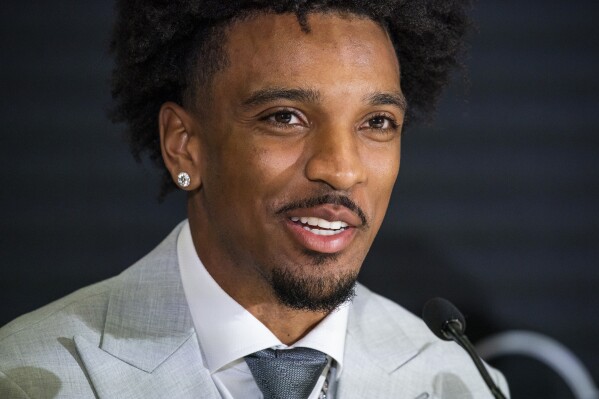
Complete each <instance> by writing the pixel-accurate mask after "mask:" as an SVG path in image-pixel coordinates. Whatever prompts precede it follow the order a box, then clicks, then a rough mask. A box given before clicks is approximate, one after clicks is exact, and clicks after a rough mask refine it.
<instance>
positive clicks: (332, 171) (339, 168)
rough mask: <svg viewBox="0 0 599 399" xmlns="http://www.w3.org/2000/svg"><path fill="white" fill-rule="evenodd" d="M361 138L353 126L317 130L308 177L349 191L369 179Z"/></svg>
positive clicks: (309, 162) (308, 164)
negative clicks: (361, 152)
mask: <svg viewBox="0 0 599 399" xmlns="http://www.w3.org/2000/svg"><path fill="white" fill-rule="evenodd" d="M359 140H360V138H359V137H358V135H357V134H356V133H355V132H353V131H352V130H351V129H326V130H324V131H319V132H315V134H314V136H313V140H311V143H310V146H311V155H310V158H309V159H308V162H307V164H306V177H307V178H308V179H309V180H311V181H318V182H323V183H325V184H327V185H329V186H330V187H331V188H333V189H335V190H340V191H349V190H350V189H351V188H352V187H354V186H355V185H357V184H360V183H364V182H366V177H367V175H366V169H365V166H364V163H363V162H362V159H361V157H360V151H359V149H360V142H359Z"/></svg>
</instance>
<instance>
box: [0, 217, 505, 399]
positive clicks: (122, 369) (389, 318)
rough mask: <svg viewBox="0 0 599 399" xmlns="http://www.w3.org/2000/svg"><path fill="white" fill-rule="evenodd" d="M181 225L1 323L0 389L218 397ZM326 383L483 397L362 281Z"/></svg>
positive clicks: (402, 313)
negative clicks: (86, 282)
mask: <svg viewBox="0 0 599 399" xmlns="http://www.w3.org/2000/svg"><path fill="white" fill-rule="evenodd" d="M179 230H180V228H179V227H178V228H176V229H175V230H174V231H173V232H172V233H171V234H170V235H169V236H168V237H167V238H166V239H165V240H164V241H163V242H162V243H161V244H160V245H159V246H158V247H157V248H156V249H154V250H153V251H152V252H151V253H150V254H148V255H147V256H146V257H144V258H143V259H142V260H140V261H139V262H137V263H136V264H135V265H133V266H132V267H130V268H129V269H127V270H125V271H124V272H123V273H122V274H121V275H119V276H117V277H114V278H111V279H109V280H106V281H103V282H100V283H98V284H95V285H92V286H89V287H86V288H83V289H81V290H79V291H77V292H75V293H73V294H71V295H69V296H67V297H65V298H62V299H60V300H58V301H56V302H53V303H51V304H49V305H47V306H45V307H43V308H41V309H39V310H37V311H35V312H32V313H30V314H27V315H25V316H22V317H20V318H18V319H16V320H14V321H13V322H11V323H9V324H7V325H6V326H4V327H3V328H2V329H0V398H2V399H5V398H94V397H95V398H103V399H133V398H140V399H141V398H143V399H151V398H169V399H175V398H209V399H217V398H219V397H220V396H219V393H218V391H217V389H216V387H215V385H214V384H213V382H212V379H211V377H210V374H209V372H208V371H207V370H206V369H205V368H204V366H203V360H202V352H201V349H200V347H199V345H198V341H197V337H196V334H195V331H194V326H193V323H192V319H191V315H190V312H189V308H188V306H187V302H186V300H185V295H184V293H183V288H182V285H181V279H180V274H179V268H178V264H177V252H176V241H177V236H178V232H179ZM491 374H492V376H493V377H494V378H495V380H496V381H497V382H499V384H500V386H501V387H502V390H503V391H504V392H505V391H507V386H506V384H505V380H504V379H503V377H502V376H501V374H500V373H498V372H497V371H495V370H491ZM334 389H335V391H336V397H337V398H340V399H352V398H353V399H364V398H369V399H371V398H408V399H413V398H419V399H424V398H476V399H478V398H488V397H491V396H490V394H489V392H488V390H487V388H486V386H485V385H484V383H483V381H482V379H481V377H480V376H479V375H478V373H477V372H476V370H475V368H474V366H473V365H472V364H471V361H470V359H469V358H467V356H466V355H465V354H464V353H463V351H462V350H461V348H459V347H458V346H457V345H456V344H453V343H447V342H442V341H440V340H438V339H437V338H436V337H435V336H434V335H432V334H431V333H430V332H429V331H428V329H427V328H426V326H425V325H424V324H423V322H422V321H421V320H420V319H418V318H417V317H415V316H413V315H412V314H410V313H409V312H407V311H406V310H404V309H403V308H401V307H399V306H398V305H396V304H394V303H392V302H391V301H389V300H387V299H385V298H382V297H380V296H378V295H376V294H373V293H372V292H370V291H369V290H368V289H366V288H364V287H363V286H359V287H358V290H357V296H356V298H355V300H354V303H353V304H352V305H351V310H350V318H349V323H348V330H347V339H346V348H345V360H344V369H343V372H342V375H341V379H340V381H339V383H338V384H337V385H336V386H335V387H334ZM427 395H428V396H427Z"/></svg>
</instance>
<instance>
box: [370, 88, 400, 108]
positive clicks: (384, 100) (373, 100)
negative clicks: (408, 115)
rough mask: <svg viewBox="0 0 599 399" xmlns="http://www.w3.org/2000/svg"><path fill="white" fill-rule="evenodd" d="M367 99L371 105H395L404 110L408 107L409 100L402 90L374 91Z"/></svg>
mask: <svg viewBox="0 0 599 399" xmlns="http://www.w3.org/2000/svg"><path fill="white" fill-rule="evenodd" d="M365 100H366V101H367V102H368V103H369V104H370V105H395V106H396V107H398V108H399V109H401V110H402V111H405V110H406V109H407V108H408V101H407V100H406V98H405V97H404V95H403V94H402V93H401V92H388V93H374V94H371V95H369V96H367V97H366V98H365Z"/></svg>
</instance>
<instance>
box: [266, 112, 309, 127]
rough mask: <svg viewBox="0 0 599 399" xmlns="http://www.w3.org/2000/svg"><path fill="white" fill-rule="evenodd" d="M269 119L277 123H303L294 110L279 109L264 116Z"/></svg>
mask: <svg viewBox="0 0 599 399" xmlns="http://www.w3.org/2000/svg"><path fill="white" fill-rule="evenodd" d="M264 119H265V120H267V121H270V122H274V123H275V124H277V125H301V124H303V122H302V120H301V119H300V118H299V117H298V116H297V115H296V114H295V113H293V112H292V111H287V110H283V111H277V112H275V113H273V114H270V115H268V116H266V117H265V118H264Z"/></svg>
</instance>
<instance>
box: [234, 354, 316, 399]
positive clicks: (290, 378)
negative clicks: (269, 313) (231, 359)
mask: <svg viewBox="0 0 599 399" xmlns="http://www.w3.org/2000/svg"><path fill="white" fill-rule="evenodd" d="M327 361H328V359H327V355H325V354H324V353H322V352H319V351H317V350H315V349H310V348H294V349H282V350H279V349H264V350H261V351H258V352H256V353H252V354H251V355H248V356H246V357H245V362H246V363H247V365H248V367H249V368H250V371H251V372H252V375H253V376H254V380H256V384H257V385H258V388H260V391H262V394H263V395H264V399H307V398H308V395H310V392H312V390H313V389H314V386H315V385H316V382H317V381H318V377H319V376H320V374H321V373H322V370H324V367H325V366H326V365H327Z"/></svg>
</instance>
